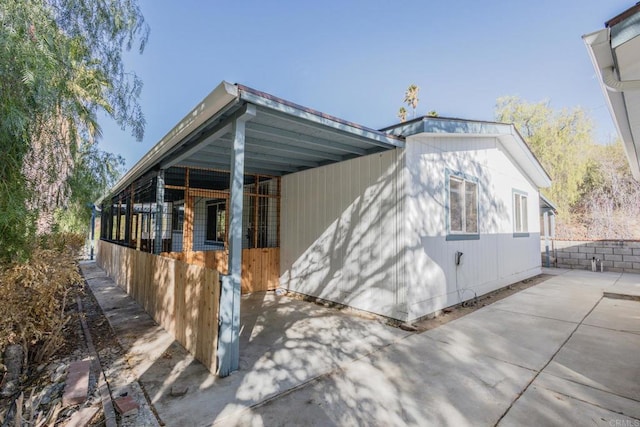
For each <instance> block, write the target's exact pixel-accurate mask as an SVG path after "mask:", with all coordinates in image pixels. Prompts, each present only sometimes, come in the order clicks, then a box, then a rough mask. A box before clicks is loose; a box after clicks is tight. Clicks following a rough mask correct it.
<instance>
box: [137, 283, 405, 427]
mask: <svg viewBox="0 0 640 427" xmlns="http://www.w3.org/2000/svg"><path fill="white" fill-rule="evenodd" d="M408 334H409V333H408V332H405V331H402V330H400V329H397V328H392V327H389V326H386V325H383V324H381V323H379V322H377V321H374V320H370V319H365V318H362V317H358V316H354V315H352V314H347V313H342V312H340V311H339V310H336V309H329V308H326V307H322V306H319V305H316V304H312V303H308V302H304V301H299V300H295V299H291V298H288V297H285V296H280V297H279V296H276V295H275V294H273V293H256V294H252V295H247V296H244V297H243V301H242V308H241V333H240V355H241V356H240V370H239V371H237V372H235V373H234V374H232V375H231V376H229V377H227V378H217V377H214V376H212V375H210V374H209V373H208V372H206V370H204V368H202V369H201V368H200V367H198V366H197V365H200V364H199V363H198V362H197V361H194V360H193V359H192V358H190V357H189V356H181V357H183V360H181V361H180V362H179V363H178V364H174V367H173V368H172V369H171V370H170V371H168V369H169V366H163V365H165V364H163V363H160V364H156V365H154V366H152V367H150V368H149V369H148V370H147V372H145V373H144V374H143V375H142V376H141V380H142V382H143V384H144V385H145V388H146V389H147V392H148V393H149V395H150V396H151V399H152V403H153V404H154V406H155V407H156V409H157V411H158V413H159V414H160V417H161V418H162V419H163V421H165V422H167V423H169V424H171V425H191V424H192V425H210V424H212V423H214V422H215V423H226V421H225V419H226V418H227V417H230V416H234V415H236V414H237V412H239V411H243V410H245V409H247V408H249V407H251V406H253V405H255V404H257V403H260V402H262V401H264V400H266V399H269V398H271V397H273V396H276V395H278V394H281V393H284V392H286V391H287V390H290V389H292V388H294V387H298V386H300V385H301V384H304V383H305V382H307V381H309V380H311V379H313V378H316V377H318V376H320V375H323V374H326V373H328V372H330V371H332V370H334V369H336V368H339V367H340V366H342V365H344V364H347V363H349V362H351V361H353V360H356V359H358V358H361V357H364V356H366V355H368V354H370V353H372V352H374V351H376V350H379V349H380V348H383V347H386V346H388V345H390V344H393V343H395V342H397V341H398V340H401V339H402V338H404V337H405V336H407V335H408ZM172 386H177V387H189V389H190V390H191V391H190V392H188V393H187V395H186V396H185V397H181V398H179V399H176V398H175V397H172V396H171V395H170V393H169V390H170V389H171V387H172ZM185 409H187V410H185Z"/></svg>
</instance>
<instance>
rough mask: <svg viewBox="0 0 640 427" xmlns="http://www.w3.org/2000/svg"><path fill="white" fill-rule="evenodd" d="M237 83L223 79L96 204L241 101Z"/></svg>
mask: <svg viewBox="0 0 640 427" xmlns="http://www.w3.org/2000/svg"><path fill="white" fill-rule="evenodd" d="M239 100H240V99H239V96H238V87H237V86H236V85H234V84H231V83H228V82H225V81H223V82H222V83H220V84H219V85H218V86H216V88H215V89H213V91H211V93H210V94H209V95H207V96H206V97H205V98H204V99H203V100H202V101H200V102H199V103H198V105H197V106H196V107H195V108H193V109H192V110H191V111H190V112H189V113H188V114H187V115H186V116H185V117H184V118H183V119H182V120H180V122H179V123H178V124H177V125H175V126H174V127H173V128H172V129H171V130H170V131H169V132H168V133H167V134H166V135H165V136H164V137H163V138H162V139H161V140H160V141H159V142H158V143H157V144H156V145H155V146H154V147H153V148H152V149H151V150H149V151H148V152H147V153H146V154H145V155H144V156H142V158H141V159H140V160H138V162H137V163H136V164H135V165H134V166H133V167H132V168H131V169H129V171H128V172H127V173H126V174H125V175H124V176H123V177H122V178H120V180H119V181H118V182H117V183H116V184H115V185H114V186H113V187H112V188H111V189H109V190H108V192H107V193H106V194H104V195H103V196H102V197H100V199H98V200H96V202H95V204H100V203H101V202H102V200H104V198H105V197H107V196H108V195H109V194H114V193H118V192H120V191H121V190H123V189H124V188H125V187H127V186H128V185H130V184H131V183H132V182H133V181H135V180H136V179H138V178H139V177H141V176H142V175H144V174H145V173H147V172H148V171H149V170H151V169H152V168H154V167H155V166H156V164H158V162H160V161H161V160H162V159H163V157H165V156H166V155H167V154H168V153H170V152H172V151H174V150H175V149H177V148H179V147H180V145H181V144H182V143H183V142H185V141H186V140H187V137H188V136H189V135H191V134H193V133H194V132H195V131H197V130H198V129H199V128H201V127H202V126H203V125H205V124H206V123H207V122H210V120H211V119H212V118H214V117H216V116H218V115H219V114H220V113H221V112H222V111H225V110H227V109H228V108H229V107H230V106H231V105H233V104H237V103H238V102H239Z"/></svg>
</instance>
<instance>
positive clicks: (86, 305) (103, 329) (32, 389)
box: [0, 284, 120, 427]
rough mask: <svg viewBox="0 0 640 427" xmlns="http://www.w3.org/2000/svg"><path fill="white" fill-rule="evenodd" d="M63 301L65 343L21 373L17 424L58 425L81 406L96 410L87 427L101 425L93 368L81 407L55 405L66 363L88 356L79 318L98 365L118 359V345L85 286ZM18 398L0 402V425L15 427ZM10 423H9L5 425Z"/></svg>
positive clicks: (95, 371) (102, 423) (67, 365)
mask: <svg viewBox="0 0 640 427" xmlns="http://www.w3.org/2000/svg"><path fill="white" fill-rule="evenodd" d="M76 298H80V301H81V305H82V308H83V311H82V312H80V311H79V310H78V309H79V307H78V304H77V299H76ZM67 301H68V303H67V307H66V313H67V315H68V316H69V322H68V323H67V324H66V326H65V329H64V335H65V344H64V345H63V347H61V348H60V349H59V350H58V351H57V352H56V353H55V354H54V356H53V357H52V358H51V359H50V360H49V361H47V362H44V363H40V364H35V363H30V364H29V365H28V366H27V367H26V368H25V369H24V371H23V375H22V377H21V385H20V388H21V391H22V392H23V405H22V406H23V409H22V411H21V412H22V414H21V416H22V418H23V423H22V424H17V425H61V424H63V423H65V422H66V421H67V420H69V419H70V418H71V417H72V416H73V415H74V413H75V412H77V411H78V410H80V409H82V408H85V407H95V408H97V413H96V414H95V416H94V417H93V418H92V419H91V422H90V423H89V425H90V426H94V427H97V426H104V425H105V419H104V413H103V411H102V401H101V397H100V393H99V391H98V388H97V379H98V375H100V374H101V372H99V371H98V370H97V369H92V370H91V372H90V376H89V391H88V394H87V401H86V402H85V403H84V404H82V405H74V406H68V407H59V408H58V409H57V410H56V406H59V404H61V401H62V395H63V392H64V386H65V381H66V376H67V375H66V374H67V370H68V367H69V364H70V363H72V362H74V361H79V360H88V359H90V358H91V357H92V354H91V352H90V351H89V347H88V346H87V341H86V340H85V335H84V333H83V328H82V324H81V320H80V319H81V317H84V319H85V320H86V322H87V326H88V328H89V330H90V333H91V337H92V341H93V345H94V347H95V349H96V351H97V352H98V354H100V362H101V364H102V365H104V364H108V363H109V362H110V359H113V358H115V357H118V356H119V354H120V346H119V344H118V342H117V340H116V338H115V336H114V335H113V332H112V331H111V327H110V326H109V323H108V322H107V319H106V318H105V317H104V315H103V314H102V311H101V310H100V307H99V306H98V304H97V303H96V301H95V299H94V298H93V295H92V294H91V292H90V291H89V290H88V289H85V285H84V284H83V285H82V286H76V287H74V288H73V289H72V290H71V291H70V294H69V296H68V299H67ZM105 355H106V356H105ZM19 398H20V393H18V394H16V395H13V396H10V397H6V398H1V399H0V424H1V425H2V426H4V425H11V426H13V425H16V424H14V423H15V414H16V410H17V407H16V406H17V405H16V401H18V399H19ZM7 415H9V416H7ZM38 416H40V417H41V420H44V419H47V418H48V419H49V420H48V422H46V423H42V424H40V423H38V422H36V420H37V419H38ZM10 420H11V423H10V424H8V422H9V421H10ZM41 422H42V421H41Z"/></svg>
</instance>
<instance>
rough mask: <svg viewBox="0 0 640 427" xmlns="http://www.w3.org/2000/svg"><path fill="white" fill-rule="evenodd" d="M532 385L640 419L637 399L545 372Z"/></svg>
mask: <svg viewBox="0 0 640 427" xmlns="http://www.w3.org/2000/svg"><path fill="white" fill-rule="evenodd" d="M532 385H533V386H535V387H537V388H542V389H547V390H551V391H554V392H557V393H560V394H561V395H564V396H571V397H573V398H575V399H578V400H580V401H583V402H586V403H589V404H591V405H595V406H598V407H600V408H607V409H608V410H610V411H612V412H615V413H617V414H623V415H625V416H629V417H633V418H637V419H640V404H639V402H638V401H637V400H632V399H628V398H626V397H622V396H618V395H616V394H612V393H608V392H604V391H601V390H598V389H596V388H593V387H589V386H586V385H584V384H580V383H577V382H574V381H569V380H565V379H563V378H559V377H556V376H554V375H551V374H547V373H545V372H542V373H541V374H540V375H539V376H538V378H536V380H535V381H534V383H533V384H532Z"/></svg>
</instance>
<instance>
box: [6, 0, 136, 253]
mask: <svg viewBox="0 0 640 427" xmlns="http://www.w3.org/2000/svg"><path fill="white" fill-rule="evenodd" d="M0 27H1V28H0V152H1V153H2V162H0V183H1V184H0V185H1V186H2V187H1V190H2V191H0V261H2V260H4V261H7V260H9V259H12V258H15V257H20V256H24V255H25V254H26V253H27V252H28V248H29V247H30V243H29V242H30V240H31V239H32V236H33V233H34V230H35V229H36V225H37V223H36V221H37V220H38V218H39V217H40V216H42V213H43V212H51V211H53V210H54V209H55V208H56V207H64V206H65V205H66V204H67V202H68V200H69V196H70V193H71V192H72V191H73V190H74V185H73V183H71V182H70V179H71V178H72V177H73V176H74V175H75V172H74V168H75V166H76V164H75V162H74V161H75V160H76V159H82V157H83V156H82V155H79V153H81V152H82V150H84V147H85V145H86V144H90V143H92V142H93V141H94V139H95V138H96V137H98V136H99V135H100V129H99V126H98V124H97V121H96V117H97V113H98V111H104V112H106V113H107V114H109V115H111V117H113V118H114V119H115V120H116V121H117V122H118V123H119V124H120V125H121V126H123V128H124V127H127V128H130V129H131V130H132V133H133V135H134V136H135V137H136V138H137V139H141V138H142V135H143V128H144V117H143V115H142V112H141V109H140V106H139V104H138V101H137V100H138V97H139V94H140V89H141V82H140V80H139V79H138V78H137V77H136V76H135V74H132V73H130V72H127V70H125V69H124V67H123V64H122V53H123V51H124V50H128V49H131V48H132V47H133V45H134V44H136V43H138V42H139V48H140V50H142V49H143V48H144V44H145V43H146V40H147V37H148V28H147V26H146V25H145V23H144V19H143V17H142V14H141V12H140V10H139V8H138V6H137V4H136V2H135V1H132V0H3V1H2V2H0ZM77 188H78V186H77V185H76V186H75V189H77Z"/></svg>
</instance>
